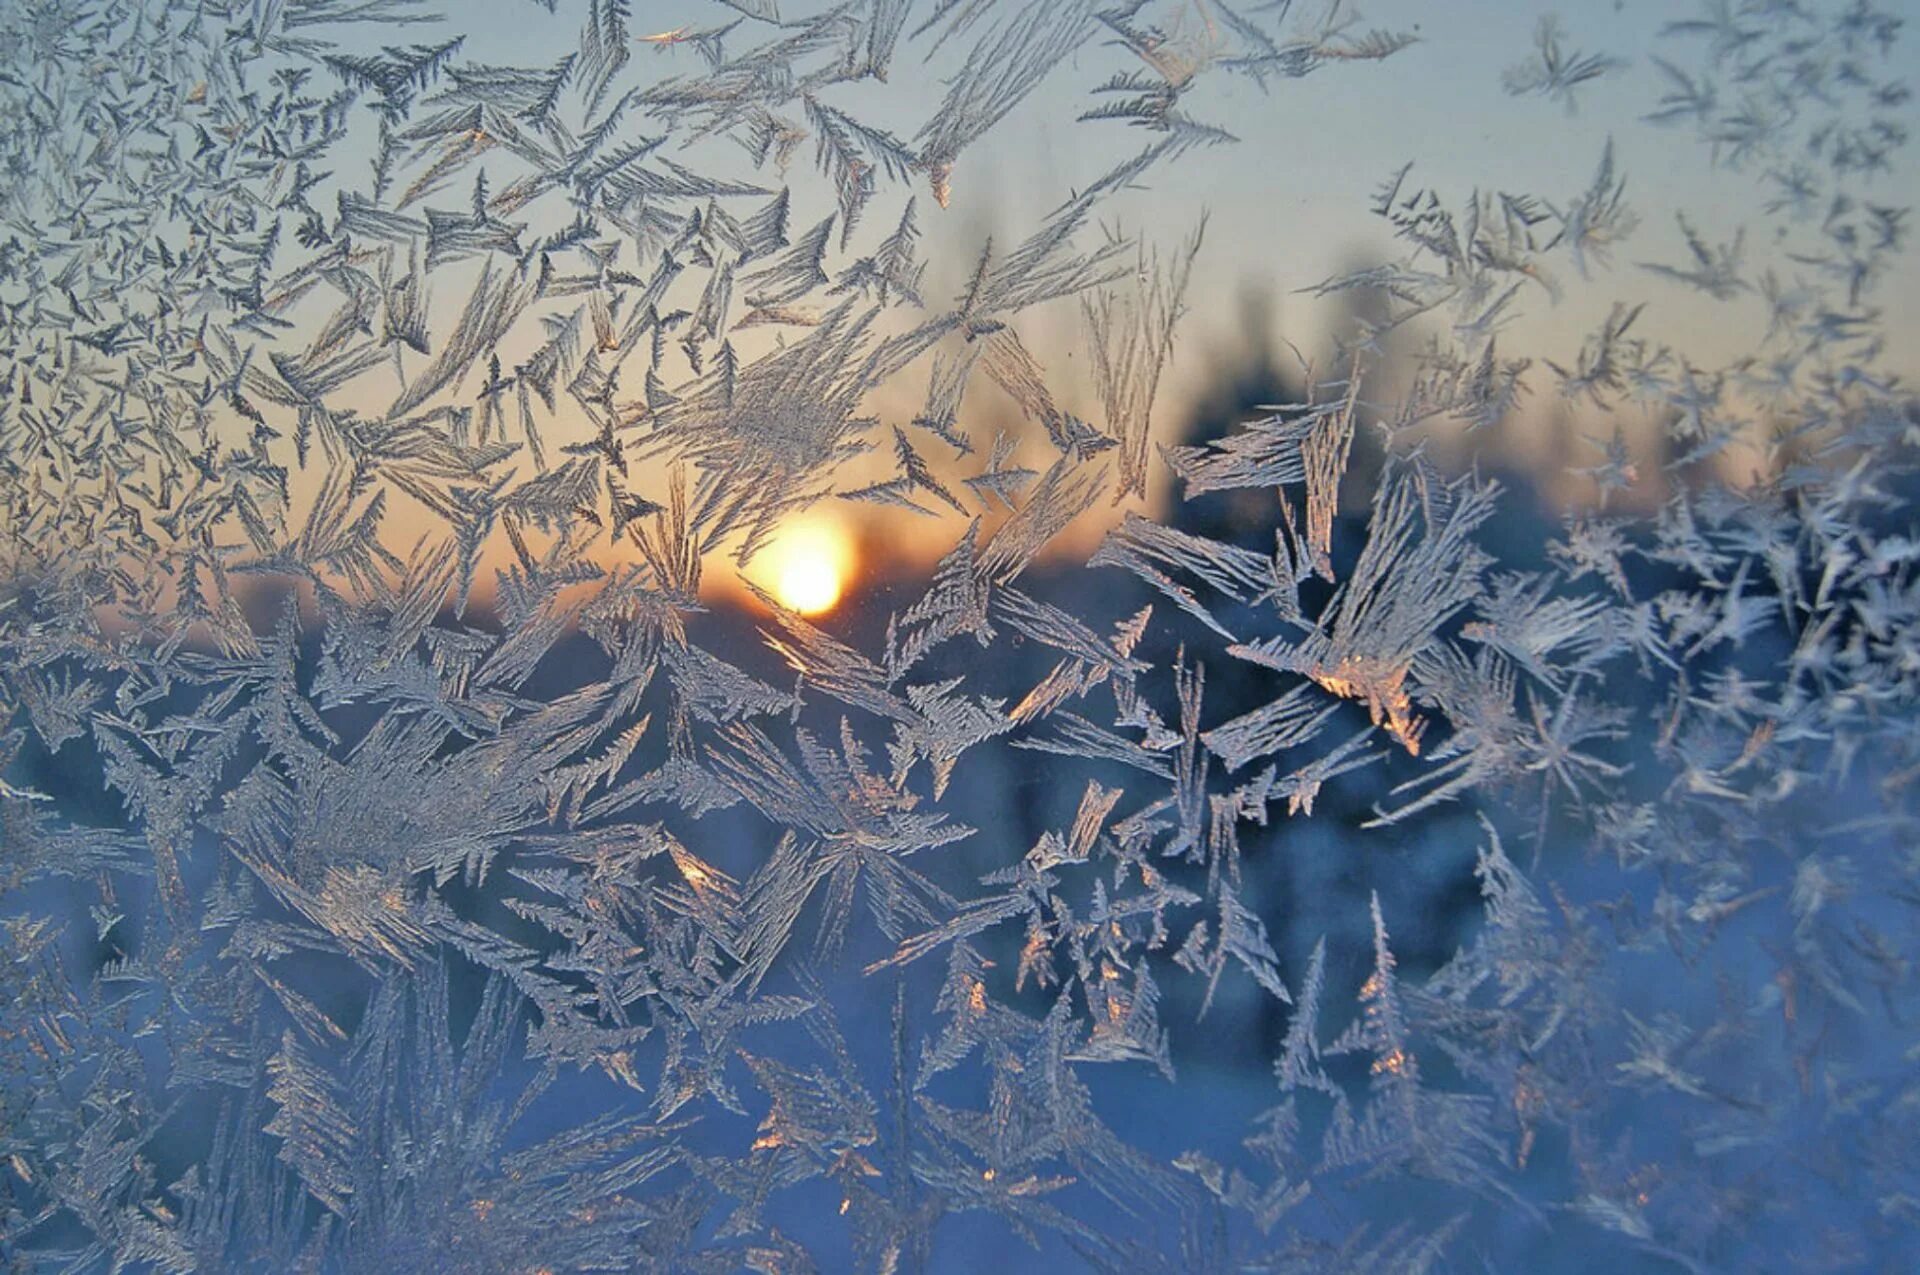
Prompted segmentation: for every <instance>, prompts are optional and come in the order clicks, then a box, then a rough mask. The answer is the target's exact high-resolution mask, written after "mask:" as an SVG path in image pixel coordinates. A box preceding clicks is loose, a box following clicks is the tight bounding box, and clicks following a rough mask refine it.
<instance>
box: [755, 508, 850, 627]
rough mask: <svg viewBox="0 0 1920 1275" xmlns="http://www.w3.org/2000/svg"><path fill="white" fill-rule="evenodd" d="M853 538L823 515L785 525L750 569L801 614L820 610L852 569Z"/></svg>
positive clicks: (832, 600)
mask: <svg viewBox="0 0 1920 1275" xmlns="http://www.w3.org/2000/svg"><path fill="white" fill-rule="evenodd" d="M853 558H854V555H853V539H852V537H851V536H850V535H848V533H847V531H846V529H845V528H844V527H842V526H841V525H840V524H838V523H836V522H828V521H825V520H823V519H818V520H812V521H806V522H801V523H798V524H796V525H794V526H792V527H785V528H782V529H781V531H780V533H779V534H778V535H777V536H776V537H775V538H774V541H773V543H772V544H770V545H768V546H767V547H766V548H765V549H764V550H762V551H761V552H760V553H759V554H757V555H755V557H754V560H753V562H752V564H751V565H750V566H749V568H748V571H747V574H748V576H749V577H751V578H752V579H753V581H754V582H755V583H756V584H758V585H759V586H760V587H761V588H763V589H765V590H766V591H767V592H769V593H771V594H772V595H773V597H774V600H775V601H777V602H778V603H779V604H780V605H781V606H783V607H786V608H787V609H788V610H791V611H798V612H799V613H800V614H802V615H821V614H823V613H825V612H827V611H831V610H832V609H833V607H834V605H835V604H836V603H838V602H839V601H840V595H841V593H842V592H843V591H844V590H845V588H846V584H847V578H848V577H849V576H850V575H851V574H852V572H853V565H854V562H853Z"/></svg>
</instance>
